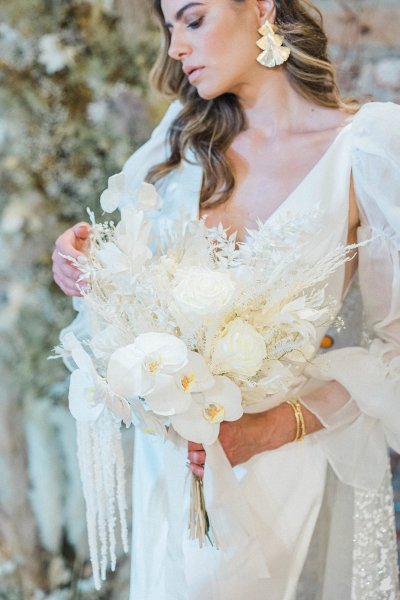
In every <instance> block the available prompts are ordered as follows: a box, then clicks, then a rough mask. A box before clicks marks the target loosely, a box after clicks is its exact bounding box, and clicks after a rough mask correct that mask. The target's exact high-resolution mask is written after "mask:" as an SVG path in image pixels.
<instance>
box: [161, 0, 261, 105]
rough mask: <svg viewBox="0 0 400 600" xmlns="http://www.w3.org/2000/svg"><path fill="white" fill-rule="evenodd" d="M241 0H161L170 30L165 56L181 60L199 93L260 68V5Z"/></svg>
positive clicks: (239, 83) (231, 85)
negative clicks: (189, 0)
mask: <svg viewBox="0 0 400 600" xmlns="http://www.w3.org/2000/svg"><path fill="white" fill-rule="evenodd" d="M268 4H273V3H271V2H270V3H268V2H259V1H257V0H246V1H245V2H235V1H234V0H201V1H198V2H197V1H196V2H188V0H162V2H161V6H162V10H163V13H164V18H165V23H166V26H167V27H168V29H169V31H170V33H171V44H170V47H169V52H168V53H169V56H170V57H171V58H173V59H175V60H179V61H181V63H182V68H183V70H184V71H185V73H186V75H187V77H188V79H189V82H190V83H191V84H192V85H193V86H195V87H196V89H197V91H198V94H199V96H200V97H201V98H204V99H207V100H209V99H212V98H215V97H217V96H220V95H221V94H224V93H227V92H231V93H236V94H238V95H240V90H241V88H242V87H243V86H246V85H248V84H251V82H252V81H253V80H254V77H257V76H259V74H260V69H262V67H260V65H259V64H258V63H257V61H256V57H257V55H258V54H259V52H260V50H259V49H258V47H257V46H256V42H257V40H258V39H259V38H260V35H259V34H258V33H257V29H258V27H259V26H260V24H261V23H262V22H263V20H265V17H264V18H263V9H264V5H268Z"/></svg>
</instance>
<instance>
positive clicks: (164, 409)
mask: <svg viewBox="0 0 400 600" xmlns="http://www.w3.org/2000/svg"><path fill="white" fill-rule="evenodd" d="M214 384H215V382H214V377H213V376H212V375H211V373H210V370H209V368H208V367H207V365H206V362H205V360H204V358H203V357H202V356H200V354H198V353H197V352H189V354H188V357H187V362H186V364H185V365H184V366H183V367H181V368H180V369H179V370H177V371H176V372H175V373H173V374H170V375H166V374H160V375H159V376H158V377H157V379H156V385H155V387H154V389H153V390H152V391H151V392H150V393H149V394H145V398H146V402H147V404H148V405H149V407H150V408H151V410H152V411H153V412H155V413H156V414H159V415H164V416H171V415H175V414H181V413H184V412H186V411H187V410H188V409H189V407H190V405H191V403H192V394H196V393H198V392H203V391H204V392H205V391H207V390H210V389H211V388H212V387H213V386H214Z"/></svg>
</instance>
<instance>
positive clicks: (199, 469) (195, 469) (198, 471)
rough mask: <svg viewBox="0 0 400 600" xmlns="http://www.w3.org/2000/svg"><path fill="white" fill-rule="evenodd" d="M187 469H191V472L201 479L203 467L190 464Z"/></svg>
mask: <svg viewBox="0 0 400 600" xmlns="http://www.w3.org/2000/svg"><path fill="white" fill-rule="evenodd" d="M189 469H190V470H191V471H192V473H194V475H197V477H200V479H203V477H204V467H200V466H199V465H192V464H190V465H189Z"/></svg>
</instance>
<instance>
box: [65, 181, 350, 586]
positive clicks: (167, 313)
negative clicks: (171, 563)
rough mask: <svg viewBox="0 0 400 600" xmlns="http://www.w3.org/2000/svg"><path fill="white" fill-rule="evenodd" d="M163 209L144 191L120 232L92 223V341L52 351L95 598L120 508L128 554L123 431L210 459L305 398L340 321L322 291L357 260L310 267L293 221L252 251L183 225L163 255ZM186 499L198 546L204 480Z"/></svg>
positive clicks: (339, 258)
mask: <svg viewBox="0 0 400 600" xmlns="http://www.w3.org/2000/svg"><path fill="white" fill-rule="evenodd" d="M123 177H124V176H123V174H118V175H115V176H114V177H112V178H110V180H109V187H108V189H107V190H106V191H105V192H104V193H103V196H102V198H101V201H102V205H103V207H105V208H110V210H113V209H114V208H115V205H116V204H117V202H118V195H119V194H120V195H121V194H122V193H125V192H123V190H124V181H123ZM160 204H161V199H160V198H159V197H158V194H157V192H156V190H155V188H154V187H153V186H151V185H149V184H142V186H141V188H140V190H139V192H138V194H137V197H136V198H135V206H133V205H129V206H126V207H125V208H123V209H122V211H121V220H120V221H119V223H118V224H115V223H114V222H112V221H107V222H104V223H100V224H96V223H95V222H94V219H93V216H92V217H91V218H92V234H91V243H90V247H89V249H88V252H87V262H86V263H85V264H83V265H82V264H81V263H78V262H76V263H75V264H76V266H77V267H78V268H79V269H80V270H81V272H82V276H81V279H82V280H84V281H85V282H88V285H87V286H86V287H84V288H83V289H82V294H83V302H84V304H85V310H86V313H87V318H88V321H89V323H90V328H91V337H90V339H86V340H80V341H79V340H78V339H77V338H76V337H75V336H74V334H72V333H69V334H67V335H65V336H64V337H63V338H62V345H61V347H60V348H58V353H59V354H61V355H62V356H64V357H66V358H68V357H70V358H72V361H73V367H74V370H73V372H72V374H71V381H70V389H69V406H70V411H71V413H72V415H73V416H74V417H75V419H76V420H77V424H78V443H79V459H80V468H81V475H82V481H83V487H84V494H85V499H86V505H87V520H88V534H89V542H90V552H91V560H92V564H93V572H94V578H95V583H96V587H98V586H99V585H100V578H103V579H104V578H105V572H106V568H107V562H108V554H109V555H110V557H111V567H112V568H113V569H114V568H115V531H114V524H115V511H116V506H118V508H119V514H120V521H121V531H122V538H123V542H124V547H125V548H126V546H127V535H126V522H125V501H124V489H123V488H124V476H123V454H122V448H121V440H120V424H121V422H123V423H125V425H127V426H129V425H130V424H131V422H132V421H133V423H134V424H135V425H138V426H140V427H141V428H142V429H143V430H144V431H146V432H148V433H153V434H158V435H164V436H166V435H167V432H168V431H169V430H170V429H173V430H174V431H175V432H176V433H177V434H179V435H180V436H181V437H182V438H184V439H185V440H191V441H194V442H198V443H201V444H204V445H206V446H208V447H210V446H211V445H213V444H214V443H215V442H216V441H217V438H218V434H219V428H220V423H221V422H222V421H224V420H227V421H233V420H236V419H239V418H240V417H241V416H242V414H243V411H244V410H246V409H247V408H250V407H251V406H252V405H255V404H257V403H258V402H260V401H262V400H264V399H265V398H266V397H267V396H274V395H279V394H281V395H282V396H283V395H284V394H286V393H287V392H288V391H289V390H292V389H295V388H296V387H298V386H301V384H302V383H303V381H304V378H303V376H302V371H303V368H304V365H305V363H306V362H307V361H309V360H310V359H311V358H312V357H313V356H314V354H315V352H316V348H317V329H316V327H317V326H318V325H319V324H321V323H323V322H327V321H330V320H331V319H332V318H333V316H334V313H335V307H334V306H333V305H332V302H331V301H330V300H329V298H327V297H326V294H325V282H326V281H327V278H328V277H329V275H330V274H331V273H333V271H334V270H335V269H337V268H338V266H339V265H342V264H343V263H344V262H345V261H346V260H349V256H348V251H349V248H350V247H338V248H337V249H336V250H335V251H334V252H332V253H331V254H329V255H326V256H325V257H324V258H323V259H321V260H319V261H318V262H317V263H316V262H315V260H312V258H311V252H308V253H307V251H305V248H306V246H307V244H310V236H307V231H306V229H307V225H306V220H304V228H303V231H302V235H303V238H301V239H300V237H299V234H298V231H299V222H298V216H297V215H296V217H294V218H293V222H291V221H290V219H289V220H286V221H285V223H284V225H283V224H282V227H281V228H280V227H276V226H275V227H274V228H271V227H270V226H269V225H268V224H263V223H261V222H260V223H259V224H258V229H256V230H252V231H249V232H248V238H247V240H246V242H244V243H236V240H235V235H228V233H227V231H226V230H224V229H223V227H222V226H219V227H217V228H212V229H209V228H207V227H206V225H205V223H204V220H199V221H193V222H190V223H188V224H187V225H186V227H184V226H183V225H181V224H178V226H177V228H176V231H175V232H174V235H173V236H171V237H170V239H168V240H163V245H161V244H160V245H159V247H157V248H155V247H153V246H152V245H151V243H150V233H151V220H150V218H148V216H147V215H149V214H151V213H148V211H154V210H159V208H160ZM295 232H297V233H295ZM288 240H289V245H288ZM290 242H291V243H290ZM310 249H311V247H310ZM307 255H308V256H309V259H308V260H307ZM193 477H194V476H193ZM192 493H193V498H194V500H195V501H196V505H195V506H194V509H193V510H192V511H191V515H192V519H191V533H192V536H195V537H198V538H199V539H200V542H201V543H202V542H203V540H204V538H205V536H209V535H211V531H210V530H209V522H208V519H207V516H206V515H205V511H204V498H203V496H202V488H201V482H200V480H198V479H196V478H194V480H193V487H192ZM215 533H216V535H218V531H216V532H215ZM99 548H100V550H99ZM99 552H100V554H101V557H100V558H99V556H98V555H99Z"/></svg>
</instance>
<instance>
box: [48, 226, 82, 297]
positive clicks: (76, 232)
mask: <svg viewBox="0 0 400 600" xmlns="http://www.w3.org/2000/svg"><path fill="white" fill-rule="evenodd" d="M89 234H90V225H89V224H88V223H84V222H81V223H77V224H76V225H74V226H73V227H71V228H70V229H67V230H66V231H64V233H62V234H61V235H60V236H59V237H58V238H57V240H56V243H55V249H54V252H53V254H52V260H53V276H54V281H55V282H56V284H57V285H58V287H59V288H60V289H61V290H62V291H63V292H64V294H67V296H81V293H80V291H79V289H78V287H77V282H78V279H79V277H80V276H81V272H80V271H79V269H77V268H76V267H75V266H74V265H72V264H71V262H70V261H69V260H68V259H66V258H64V256H71V257H72V258H74V259H76V260H82V261H84V260H85V255H84V254H83V252H82V250H84V249H85V246H86V244H87V241H88V238H89ZM62 255H64V256H62ZM78 285H79V286H80V287H84V286H85V285H87V282H86V281H79V284H78Z"/></svg>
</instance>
